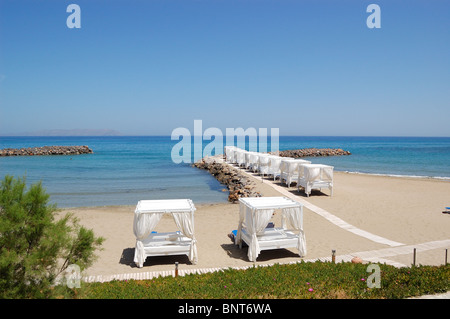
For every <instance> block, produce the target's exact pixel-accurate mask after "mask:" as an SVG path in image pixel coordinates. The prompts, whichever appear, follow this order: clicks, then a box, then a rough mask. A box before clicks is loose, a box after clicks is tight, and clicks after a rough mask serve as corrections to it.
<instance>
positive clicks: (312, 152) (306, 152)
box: [278, 148, 351, 158]
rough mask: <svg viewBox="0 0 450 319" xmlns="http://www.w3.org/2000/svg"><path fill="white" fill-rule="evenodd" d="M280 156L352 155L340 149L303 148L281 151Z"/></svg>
mask: <svg viewBox="0 0 450 319" xmlns="http://www.w3.org/2000/svg"><path fill="white" fill-rule="evenodd" d="M278 155H279V156H282V157H293V158H298V157H316V156H342V155H351V153H350V152H349V151H344V150H343V149H340V148H303V149H298V150H286V151H280V152H279V154H278Z"/></svg>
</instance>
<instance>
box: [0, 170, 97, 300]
mask: <svg viewBox="0 0 450 319" xmlns="http://www.w3.org/2000/svg"><path fill="white" fill-rule="evenodd" d="M48 200H49V195H48V194H46V192H45V190H44V189H43V188H42V185H41V183H37V184H34V185H31V186H30V188H29V189H28V190H27V189H26V182H25V178H17V179H15V178H13V177H11V176H6V177H5V178H4V180H3V181H2V183H1V186H0V298H47V297H49V296H51V293H52V290H53V289H52V285H53V284H54V283H55V279H56V278H57V276H58V275H60V274H62V273H63V272H64V271H65V270H66V269H67V267H68V266H69V265H71V264H76V265H78V266H79V267H80V269H81V270H83V269H85V268H86V267H88V266H89V265H91V264H92V262H93V261H94V254H93V253H94V251H95V249H96V248H97V247H98V246H100V245H101V243H102V241H103V238H96V237H95V236H94V233H93V232H92V230H88V229H86V228H84V227H82V226H80V225H79V224H78V220H77V219H76V218H74V217H73V215H71V214H67V215H66V216H64V217H62V218H60V219H59V220H56V219H55V212H56V205H49V204H48Z"/></svg>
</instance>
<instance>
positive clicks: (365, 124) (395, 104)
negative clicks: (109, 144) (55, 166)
mask: <svg viewBox="0 0 450 319" xmlns="http://www.w3.org/2000/svg"><path fill="white" fill-rule="evenodd" d="M72 3H75V4H77V5H79V7H80V8H81V12H80V17H81V20H80V22H81V23H80V26H81V28H68V25H67V18H68V17H69V16H70V15H71V13H70V12H67V7H68V6H69V5H70V4H72ZM370 4H378V5H379V7H380V8H381V12H380V17H381V28H372V29H371V28H369V27H368V25H367V18H368V17H369V16H370V15H371V13H370V12H367V11H366V9H367V7H368V6H369V5H370ZM448 12H450V3H449V2H448V1H447V2H446V1H441V0H436V1H424V0H421V1H418V0H412V1H408V3H407V4H405V2H404V1H403V2H402V1H396V0H391V1H386V0H384V1H377V0H372V1H356V0H355V1H329V0H328V1H325V0H324V1H306V0H305V1H300V0H298V1H294V0H228V1H221V0H184V1H181V0H164V1H163V0H150V1H137V0H134V1H120V0H117V1H113V0H110V1H103V0H98V1H92V0H90V1H86V0H74V1H53V0H48V1H39V2H36V1H32V0H18V1H9V0H0V96H1V98H0V136H24V134H32V133H33V132H39V131H52V130H60V129H61V128H63V129H64V130H77V129H80V128H81V130H97V129H102V130H113V131H117V132H119V133H120V135H121V136H170V135H171V133H172V131H173V130H174V129H176V128H178V127H185V128H187V129H189V130H191V132H193V131H192V129H193V123H194V120H195V119H201V120H202V121H203V128H204V129H205V128H208V127H217V128H219V129H222V130H223V131H225V130H224V129H225V128H227V127H236V128H237V127H242V128H244V129H246V128H250V127H254V128H269V129H270V128H279V130H280V136H355V137H358V136H361V137H363V136H373V137H450V125H449V124H448V119H450V41H448V39H450V19H449V18H448ZM74 136H79V135H74Z"/></svg>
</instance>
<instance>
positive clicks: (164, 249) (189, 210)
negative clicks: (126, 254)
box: [133, 199, 198, 268]
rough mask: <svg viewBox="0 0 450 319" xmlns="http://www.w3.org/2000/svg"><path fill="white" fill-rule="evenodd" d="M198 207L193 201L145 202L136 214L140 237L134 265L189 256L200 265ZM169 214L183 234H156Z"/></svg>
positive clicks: (137, 239)
mask: <svg viewBox="0 0 450 319" xmlns="http://www.w3.org/2000/svg"><path fill="white" fill-rule="evenodd" d="M194 211H195V206H194V203H193V202H192V201H191V200H190V199H167V200H141V201H139V202H138V204H137V205H136V209H135V212H134V222H133V232H134V235H135V236H136V247H135V252H134V262H135V263H136V265H137V266H138V267H140V268H141V267H143V265H144V262H145V260H146V259H147V257H150V256H165V255H187V256H188V257H189V260H190V261H191V262H192V263H193V264H196V263H197V260H198V257H197V240H196V239H195V236H194ZM165 213H169V214H171V215H172V216H173V219H174V221H175V224H176V225H177V227H178V229H179V230H180V231H177V232H169V233H157V232H153V229H155V227H156V225H157V224H158V222H159V221H160V220H161V218H162V216H163V215H164V214H165Z"/></svg>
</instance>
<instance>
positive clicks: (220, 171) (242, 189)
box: [193, 156, 261, 203]
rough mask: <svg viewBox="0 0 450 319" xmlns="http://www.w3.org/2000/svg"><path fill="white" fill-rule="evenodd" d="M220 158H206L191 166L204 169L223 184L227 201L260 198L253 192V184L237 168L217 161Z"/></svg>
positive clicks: (258, 194) (257, 193)
mask: <svg viewBox="0 0 450 319" xmlns="http://www.w3.org/2000/svg"><path fill="white" fill-rule="evenodd" d="M219 158H221V156H220V157H217V158H216V157H214V156H211V157H206V158H203V159H201V160H200V161H198V162H196V163H194V164H193V166H194V167H197V168H200V169H205V170H207V171H209V173H211V175H213V176H214V177H215V178H216V179H217V180H218V181H219V182H220V183H222V184H224V185H225V186H226V187H227V188H228V190H229V193H230V194H229V195H228V201H229V202H232V203H235V202H237V201H238V200H239V198H241V197H260V196H261V194H260V193H259V192H255V191H254V190H253V189H254V188H255V184H254V182H252V181H251V180H250V179H249V178H248V177H246V176H244V175H243V174H242V173H241V172H239V170H238V169H237V168H234V167H232V166H230V165H228V164H226V163H223V162H222V161H220V160H219Z"/></svg>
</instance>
